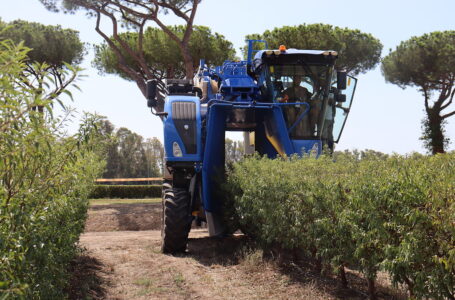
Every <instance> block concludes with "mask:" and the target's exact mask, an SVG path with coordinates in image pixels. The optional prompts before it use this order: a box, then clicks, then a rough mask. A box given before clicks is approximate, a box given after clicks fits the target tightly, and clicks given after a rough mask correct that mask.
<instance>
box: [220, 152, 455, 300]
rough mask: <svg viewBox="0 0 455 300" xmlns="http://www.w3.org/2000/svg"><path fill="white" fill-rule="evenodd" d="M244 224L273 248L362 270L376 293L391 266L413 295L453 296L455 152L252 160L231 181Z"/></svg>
mask: <svg viewBox="0 0 455 300" xmlns="http://www.w3.org/2000/svg"><path fill="white" fill-rule="evenodd" d="M226 188H227V190H228V191H229V194H230V197H231V198H232V199H233V208H234V212H235V214H236V215H237V219H238V220H239V221H238V222H239V223H240V224H238V225H239V226H240V227H241V228H242V229H243V230H244V231H246V232H247V233H248V234H250V235H251V236H253V237H254V238H255V239H256V240H257V241H258V242H259V244H260V245H262V246H263V247H264V248H265V249H273V248H278V249H282V250H285V251H289V250H292V251H294V253H295V252H298V253H300V254H303V255H305V256H307V257H313V258H314V259H316V261H320V262H321V263H322V265H325V266H326V267H327V266H328V267H329V268H331V269H332V270H333V271H336V272H337V273H338V274H340V278H341V279H342V281H343V284H345V285H347V284H348V283H347V281H346V276H345V270H344V268H345V267H349V268H351V269H356V270H359V271H361V272H362V273H363V274H364V275H365V277H366V279H367V281H368V286H369V287H368V289H369V292H370V298H374V297H375V287H374V283H375V279H376V277H377V274H378V272H379V271H383V272H387V273H388V274H389V275H390V279H391V280H392V282H393V284H395V285H398V284H403V285H404V286H407V288H408V290H409V294H410V296H411V297H414V298H427V297H428V298H432V299H454V297H455V153H453V152H452V153H450V154H444V155H436V156H424V155H420V154H412V155H408V156H400V155H391V156H387V155H383V154H381V155H378V154H377V153H374V152H365V153H362V154H361V155H360V154H359V153H349V152H346V153H338V154H336V155H335V156H334V157H329V156H322V157H320V158H319V159H315V158H311V157H307V158H304V159H294V158H291V159H275V160H270V159H267V158H260V157H254V158H249V159H246V160H244V161H242V162H240V163H238V164H236V165H235V166H234V167H233V169H232V170H231V171H230V174H229V176H228V184H227V186H226Z"/></svg>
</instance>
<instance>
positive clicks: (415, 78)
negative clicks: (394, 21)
mask: <svg viewBox="0 0 455 300" xmlns="http://www.w3.org/2000/svg"><path fill="white" fill-rule="evenodd" d="M382 74H383V75H384V77H385V80H386V81H387V82H390V83H393V84H396V85H398V86H399V87H401V88H403V89H404V88H406V87H416V88H417V89H418V91H419V92H420V93H421V94H422V96H423V99H424V104H425V112H426V118H425V119H424V120H423V136H422V139H423V140H424V143H425V147H426V148H427V149H428V150H429V151H430V152H432V153H433V154H436V153H443V152H445V150H446V147H447V145H448V143H449V139H448V138H447V137H446V136H445V131H444V124H445V123H446V121H447V119H448V118H449V117H451V116H453V115H455V109H454V106H453V105H451V104H452V102H453V98H454V95H455V87H454V84H455V31H453V30H451V31H443V32H440V31H436V32H432V33H428V34H424V35H422V36H419V37H412V38H410V39H409V40H407V41H404V42H401V44H400V45H398V46H397V48H396V49H395V50H394V51H391V52H390V53H389V55H387V56H386V57H385V58H384V59H383V61H382Z"/></svg>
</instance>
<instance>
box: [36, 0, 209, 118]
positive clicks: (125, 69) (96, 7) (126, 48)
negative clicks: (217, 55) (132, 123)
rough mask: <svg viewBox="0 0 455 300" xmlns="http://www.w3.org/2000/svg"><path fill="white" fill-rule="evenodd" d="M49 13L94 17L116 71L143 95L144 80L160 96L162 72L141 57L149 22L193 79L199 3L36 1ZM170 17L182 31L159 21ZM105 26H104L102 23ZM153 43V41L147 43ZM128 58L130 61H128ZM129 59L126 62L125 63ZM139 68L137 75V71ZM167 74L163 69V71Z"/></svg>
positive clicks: (188, 0) (178, 0)
mask: <svg viewBox="0 0 455 300" xmlns="http://www.w3.org/2000/svg"><path fill="white" fill-rule="evenodd" d="M40 1H41V3H43V4H44V6H45V7H46V8H47V9H49V10H51V11H59V10H63V11H64V12H70V13H73V12H75V11H77V10H79V9H81V10H85V11H86V12H87V15H88V16H91V17H95V18H96V26H95V30H96V32H97V33H98V34H99V35H100V36H101V37H102V38H103V39H104V41H105V42H106V43H107V45H108V46H109V48H110V49H111V50H112V53H113V54H114V55H115V57H116V60H117V62H118V66H117V67H118V70H121V73H122V74H127V76H126V77H125V78H130V79H131V80H133V81H135V82H136V84H137V86H138V87H139V89H140V90H141V92H142V94H143V95H144V96H145V95H146V81H147V80H152V79H155V80H157V81H158V91H159V92H160V93H164V89H165V86H164V82H163V81H162V79H163V72H164V71H163V70H160V69H154V66H153V65H149V64H148V62H147V60H146V58H145V56H144V43H143V41H144V31H145V30H146V28H147V27H148V26H146V25H149V24H148V22H153V23H154V24H155V25H156V26H157V27H159V28H160V29H161V30H162V31H163V32H164V33H165V35H166V36H167V37H168V38H169V39H171V40H173V41H174V42H175V43H176V45H177V47H178V49H179V50H180V54H181V56H182V57H183V61H184V70H185V76H186V77H187V78H193V76H194V66H193V58H192V56H191V53H190V49H189V48H190V47H189V44H190V38H191V35H192V32H193V22H194V18H195V16H196V11H197V8H198V5H199V3H200V2H201V0H150V1H138V0H133V1H131V0H116V1H105V0H40ZM167 14H172V15H174V16H175V17H177V18H178V19H180V20H181V21H183V24H184V25H185V26H184V27H182V29H183V28H184V31H183V32H182V34H180V35H179V34H178V33H176V32H174V31H173V30H171V28H170V27H169V26H167V25H166V24H165V23H164V22H163V18H162V16H163V15H167ZM104 18H106V19H107V21H108V24H111V25H112V27H111V29H112V34H111V35H110V36H109V34H108V33H106V32H105V31H103V29H102V28H101V26H100V24H101V23H102V21H103V19H104ZM104 24H106V23H104ZM120 27H125V28H127V29H128V30H131V31H133V30H134V31H135V32H136V33H131V34H133V35H136V36H137V38H136V40H137V43H136V44H135V45H134V46H132V45H131V41H132V40H131V39H130V40H129V41H124V40H123V39H122V38H121V36H120V33H119V31H118V29H119V28H120ZM150 42H151V43H154V42H155V41H150ZM131 59H132V60H131ZM128 60H130V61H128ZM138 68H139V72H138V71H137V69H138ZM166 71H167V70H166ZM163 104H164V99H163V98H161V97H159V99H158V111H161V110H160V109H161V108H162V106H163Z"/></svg>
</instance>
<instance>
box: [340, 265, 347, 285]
mask: <svg viewBox="0 0 455 300" xmlns="http://www.w3.org/2000/svg"><path fill="white" fill-rule="evenodd" d="M338 271H339V275H340V279H341V284H342V285H343V287H344V288H347V287H348V279H347V278H346V270H345V269H344V266H343V265H341V266H340V267H339V269H338Z"/></svg>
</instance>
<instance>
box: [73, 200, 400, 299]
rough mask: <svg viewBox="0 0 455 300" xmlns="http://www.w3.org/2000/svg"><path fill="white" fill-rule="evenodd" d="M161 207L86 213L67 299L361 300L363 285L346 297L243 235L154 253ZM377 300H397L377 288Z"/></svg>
mask: <svg viewBox="0 0 455 300" xmlns="http://www.w3.org/2000/svg"><path fill="white" fill-rule="evenodd" d="M160 210H161V204H157V203H149V204H121V205H120V204H116V205H97V206H96V207H95V206H94V207H92V208H91V209H90V212H89V219H88V221H87V224H86V232H85V233H84V234H83V235H82V236H81V239H80V246H81V247H82V248H84V249H85V250H84V251H83V253H82V254H81V256H80V257H78V259H77V260H76V261H75V262H74V264H73V280H72V286H71V292H70V294H71V298H72V299H119V300H120V299H204V298H207V299H366V298H367V297H366V293H365V289H364V288H363V286H366V284H365V281H364V280H363V279H362V278H360V277H359V276H357V275H356V274H354V273H352V272H350V273H348V280H349V282H350V284H351V287H352V288H351V289H343V288H342V287H341V286H340V284H339V281H338V280H336V279H335V278H333V276H322V275H320V274H319V273H316V272H314V271H313V270H314V268H312V266H311V265H310V264H308V263H302V264H295V263H291V262H287V263H283V262H282V263H280V264H278V263H275V262H270V261H266V260H264V259H263V255H262V253H261V251H259V250H254V249H252V248H251V247H250V243H249V241H248V240H247V238H246V237H245V236H243V235H234V236H231V237H229V238H224V239H216V238H209V237H208V233H207V231H206V229H192V231H191V233H190V239H189V244H188V252H187V253H186V254H182V255H180V256H170V255H164V254H161V253H160V238H161V237H160V230H159V226H160V225H159V224H160V217H161V216H160ZM378 296H379V299H400V298H401V297H398V296H395V295H394V294H393V292H392V291H390V290H389V289H388V288H385V287H381V286H380V287H379V293H378Z"/></svg>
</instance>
